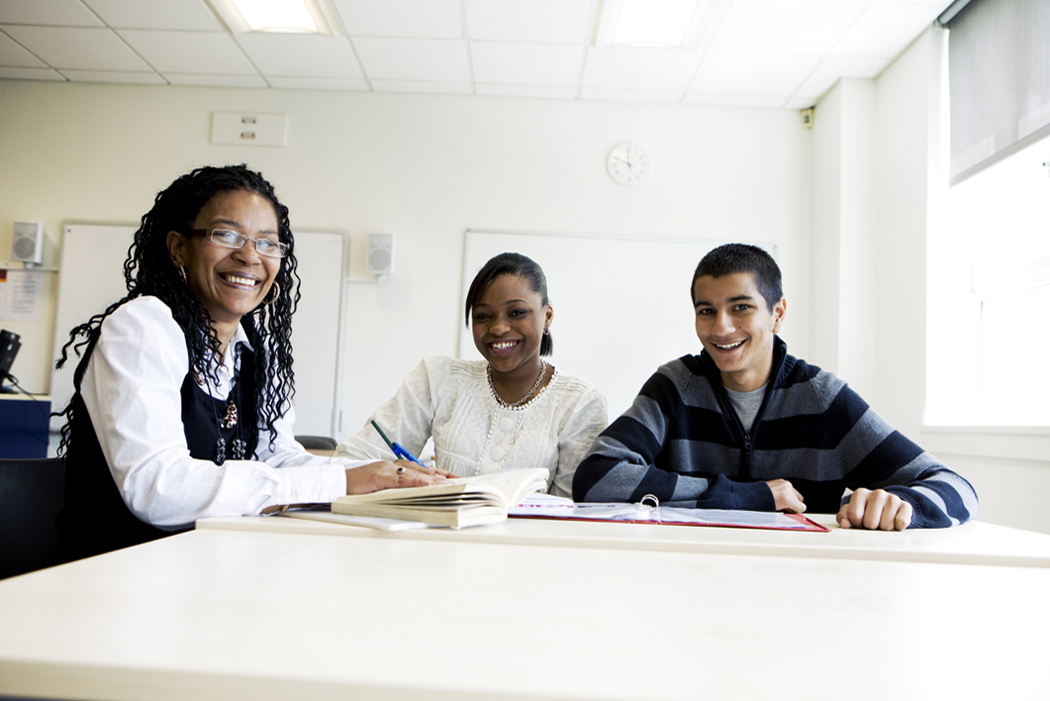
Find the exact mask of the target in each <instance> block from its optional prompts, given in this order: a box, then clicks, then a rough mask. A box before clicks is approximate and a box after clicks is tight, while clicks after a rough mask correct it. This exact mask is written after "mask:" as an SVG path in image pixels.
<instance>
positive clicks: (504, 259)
mask: <svg viewBox="0 0 1050 701" xmlns="http://www.w3.org/2000/svg"><path fill="white" fill-rule="evenodd" d="M501 275H517V276H518V277H520V278H522V279H524V280H527V281H528V283H529V287H530V288H531V289H532V291H533V292H535V293H536V294H538V295H539V296H540V298H541V299H542V301H543V306H547V305H548V304H550V300H549V299H547V277H546V276H545V275H544V274H543V268H541V267H540V264H539V263H537V262H536V261H534V260H533V259H532V258H529V257H528V256H523V255H521V254H520V253H500V254H499V255H497V256H493V257H492V258H490V259H489V261H488V262H487V263H485V265H483V266H482V267H481V270H479V271H478V274H477V275H475V276H474V281H473V282H471V283H470V289H469V290H467V303H466V318H467V326H470V315H471V312H472V311H473V310H474V307H476V306H477V305H478V303H479V302H480V301H481V295H483V294H485V289H486V288H487V287H488V286H489V285H490V284H491V283H492V281H493V280H495V279H496V278H498V277H500V276H501ZM552 352H554V340H553V339H552V338H551V335H550V332H547V333H545V334H543V338H542V340H540V355H550V354H551V353H552Z"/></svg>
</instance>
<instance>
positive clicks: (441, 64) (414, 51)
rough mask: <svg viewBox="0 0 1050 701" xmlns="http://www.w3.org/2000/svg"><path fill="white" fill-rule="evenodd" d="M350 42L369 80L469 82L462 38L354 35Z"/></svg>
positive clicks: (464, 44)
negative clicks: (401, 37)
mask: <svg viewBox="0 0 1050 701" xmlns="http://www.w3.org/2000/svg"><path fill="white" fill-rule="evenodd" d="M353 43H354V48H356V49H357V55H358V56H359V57H360V58H361V65H362V66H363V67H364V70H365V73H366V74H367V75H368V77H369V78H370V79H373V80H374V79H377V78H378V79H380V80H411V81H424V82H431V81H438V82H452V83H469V82H470V66H469V64H468V62H467V47H466V42H464V41H454V40H450V39H380V38H375V37H355V38H354V39H353ZM373 84H374V83H373Z"/></svg>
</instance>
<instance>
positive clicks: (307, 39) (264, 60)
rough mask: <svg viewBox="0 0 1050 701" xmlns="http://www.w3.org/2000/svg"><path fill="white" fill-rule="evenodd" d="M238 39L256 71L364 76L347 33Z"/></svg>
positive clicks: (270, 74) (269, 35) (248, 35)
mask: <svg viewBox="0 0 1050 701" xmlns="http://www.w3.org/2000/svg"><path fill="white" fill-rule="evenodd" d="M237 43H239V44H240V45H241V48H243V49H244V52H245V53H246V54H248V58H250V59H251V61H252V63H254V64H255V66H256V68H258V69H259V72H260V73H262V74H263V75H264V76H266V77H267V78H269V77H270V76H297V77H301V78H363V77H364V76H363V75H362V74H361V68H360V66H358V64H357V59H356V58H355V57H354V52H353V51H352V50H351V48H350V43H349V41H348V40H347V38H346V37H326V36H320V35H316V34H261V33H253V34H240V35H238V36H237Z"/></svg>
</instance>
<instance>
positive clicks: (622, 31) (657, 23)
mask: <svg viewBox="0 0 1050 701" xmlns="http://www.w3.org/2000/svg"><path fill="white" fill-rule="evenodd" d="M729 4H730V0H602V2H601V9H600V10H599V15H598V25H597V26H598V29H597V32H596V34H595V41H594V45H595V46H648V47H657V48H684V49H693V50H696V49H701V50H702V49H704V48H705V47H706V45H707V44H709V42H710V40H711V39H712V38H713V36H714V32H715V30H717V28H718V25H720V24H721V23H722V19H723V18H724V17H725V14H726V12H727V11H728V9H729Z"/></svg>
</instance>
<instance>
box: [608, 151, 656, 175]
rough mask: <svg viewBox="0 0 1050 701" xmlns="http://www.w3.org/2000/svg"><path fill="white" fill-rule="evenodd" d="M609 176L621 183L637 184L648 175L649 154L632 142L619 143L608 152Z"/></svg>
mask: <svg viewBox="0 0 1050 701" xmlns="http://www.w3.org/2000/svg"><path fill="white" fill-rule="evenodd" d="M606 165H607V167H608V168H609V176H610V177H611V178H612V179H613V180H615V181H616V182H618V183H620V184H621V185H637V184H638V183H640V182H641V181H642V180H644V179H645V176H647V175H649V154H648V153H646V152H645V151H644V150H642V149H641V148H639V147H638V146H635V145H634V144H621V145H620V146H617V147H616V148H614V149H613V151H612V153H610V154H609V161H608V163H607V164H606Z"/></svg>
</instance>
